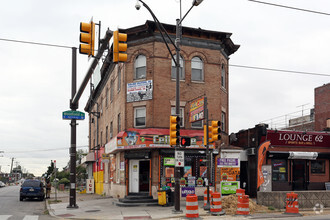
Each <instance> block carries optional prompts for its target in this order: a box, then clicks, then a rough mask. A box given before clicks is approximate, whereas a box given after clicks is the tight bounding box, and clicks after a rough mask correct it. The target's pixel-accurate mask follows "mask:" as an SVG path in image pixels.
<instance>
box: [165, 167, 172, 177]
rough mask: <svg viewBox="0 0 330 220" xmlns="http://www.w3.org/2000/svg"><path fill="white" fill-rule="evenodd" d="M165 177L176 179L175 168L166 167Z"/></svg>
mask: <svg viewBox="0 0 330 220" xmlns="http://www.w3.org/2000/svg"><path fill="white" fill-rule="evenodd" d="M165 177H174V167H165Z"/></svg>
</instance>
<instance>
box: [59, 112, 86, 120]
mask: <svg viewBox="0 0 330 220" xmlns="http://www.w3.org/2000/svg"><path fill="white" fill-rule="evenodd" d="M62 118H63V119H68V120H70V119H76V120H84V119H85V113H83V112H80V111H65V112H63V113H62Z"/></svg>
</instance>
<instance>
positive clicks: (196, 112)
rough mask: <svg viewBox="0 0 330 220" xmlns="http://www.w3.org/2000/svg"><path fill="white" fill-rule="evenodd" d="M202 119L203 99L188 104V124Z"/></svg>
mask: <svg viewBox="0 0 330 220" xmlns="http://www.w3.org/2000/svg"><path fill="white" fill-rule="evenodd" d="M203 119H204V97H203V98H200V99H197V100H196V101H194V102H192V103H191V104H190V109H189V122H190V123H191V122H195V121H200V120H203Z"/></svg>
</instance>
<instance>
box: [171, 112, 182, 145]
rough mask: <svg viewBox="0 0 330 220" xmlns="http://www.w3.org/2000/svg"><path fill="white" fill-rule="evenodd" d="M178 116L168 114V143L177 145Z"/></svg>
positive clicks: (178, 135) (178, 134)
mask: <svg viewBox="0 0 330 220" xmlns="http://www.w3.org/2000/svg"><path fill="white" fill-rule="evenodd" d="M179 137H180V117H179V116H170V145H171V146H172V145H179V144H180V141H179Z"/></svg>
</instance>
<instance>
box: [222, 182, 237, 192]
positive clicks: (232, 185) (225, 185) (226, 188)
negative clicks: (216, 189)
mask: <svg viewBox="0 0 330 220" xmlns="http://www.w3.org/2000/svg"><path fill="white" fill-rule="evenodd" d="M236 189H239V182H221V194H235V193H236Z"/></svg>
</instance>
